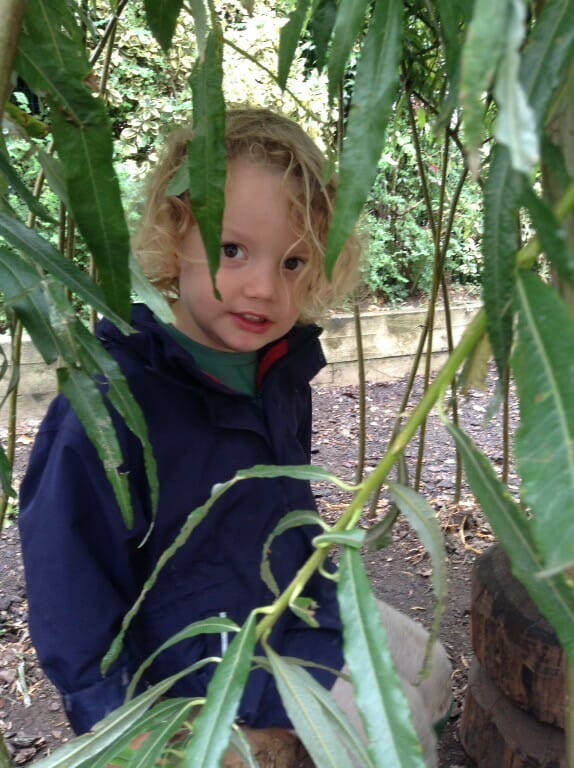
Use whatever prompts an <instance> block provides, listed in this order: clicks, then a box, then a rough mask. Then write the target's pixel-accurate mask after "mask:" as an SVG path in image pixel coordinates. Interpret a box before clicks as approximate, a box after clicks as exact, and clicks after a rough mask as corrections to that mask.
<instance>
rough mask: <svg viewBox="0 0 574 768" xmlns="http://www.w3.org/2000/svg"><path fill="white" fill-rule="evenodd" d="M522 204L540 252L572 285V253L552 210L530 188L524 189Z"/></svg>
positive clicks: (573, 261)
mask: <svg viewBox="0 0 574 768" xmlns="http://www.w3.org/2000/svg"><path fill="white" fill-rule="evenodd" d="M524 203H525V205H526V207H527V208H528V212H529V213H530V217H531V219H532V223H533V224H534V227H535V229H536V233H537V235H538V239H539V240H540V246H541V248H542V251H543V252H544V253H545V254H546V256H547V257H548V259H549V260H550V262H551V263H552V266H553V267H555V269H556V271H557V272H558V274H559V275H560V277H561V278H562V280H564V282H566V283H569V284H570V285H574V253H572V251H571V249H570V247H569V245H568V241H567V239H566V232H565V230H564V227H563V225H562V224H561V223H560V222H559V221H558V219H557V218H556V214H555V213H554V209H553V208H552V206H551V205H549V204H548V203H547V202H546V200H544V199H542V198H540V197H538V195H537V194H536V192H535V191H534V190H533V189H532V187H530V186H526V187H525V192H524Z"/></svg>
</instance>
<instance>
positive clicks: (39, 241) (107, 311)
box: [0, 213, 132, 333]
mask: <svg viewBox="0 0 574 768" xmlns="http://www.w3.org/2000/svg"><path fill="white" fill-rule="evenodd" d="M0 236H2V237H4V239H5V240H7V241H8V242H9V243H10V244H11V245H12V246H14V248H16V249H17V250H18V251H20V252H21V253H23V254H25V255H26V256H27V257H28V258H29V259H30V261H31V262H32V263H33V264H37V265H38V266H40V267H41V268H42V269H45V270H46V271H47V272H49V273H50V274H52V275H53V276H54V277H55V278H57V279H58V280H59V281H60V282H61V283H62V284H63V285H65V286H66V287H67V288H69V289H70V290H71V291H72V292H73V293H75V294H76V295H77V296H78V298H80V299H82V300H83V301H85V302H86V303H87V304H89V305H90V306H92V307H93V308H94V309H95V310H96V311H98V312H100V313H101V314H102V315H105V316H106V317H107V318H108V319H109V320H111V321H112V322H113V323H114V325H116V326H117V327H118V328H119V330H120V331H122V333H131V331H132V329H131V327H130V326H129V324H128V323H126V322H125V321H124V320H123V318H122V317H120V315H118V314H116V313H115V312H114V311H113V309H112V308H111V307H109V306H108V305H107V304H106V301H105V299H104V296H103V294H102V289H101V288H100V286H98V285H96V284H95V283H94V282H93V281H92V280H91V279H90V278H89V277H88V275H86V274H85V273H84V272H82V271H81V269H79V268H78V267H77V266H76V265H75V264H73V263H72V262H71V261H69V259H66V258H64V257H63V256H62V255H61V254H60V253H59V252H58V251H57V250H56V249H55V248H54V247H53V246H52V245H51V244H50V243H49V242H48V241H47V240H45V239H44V238H43V237H41V236H40V235H38V233H37V232H35V231H34V230H32V229H30V228H29V227H27V226H25V225H24V224H22V222H20V221H18V220H17V219H15V218H13V217H12V216H8V215H7V214H5V213H0Z"/></svg>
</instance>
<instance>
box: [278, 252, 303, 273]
mask: <svg viewBox="0 0 574 768" xmlns="http://www.w3.org/2000/svg"><path fill="white" fill-rule="evenodd" d="M306 264H307V262H306V261H305V259H301V258H300V257H299V256H289V257H288V258H287V259H285V261H284V262H283V267H284V269H286V270H287V271H288V272H301V270H302V269H303V268H304V267H305V265H306Z"/></svg>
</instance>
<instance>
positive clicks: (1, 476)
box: [0, 443, 16, 498]
mask: <svg viewBox="0 0 574 768" xmlns="http://www.w3.org/2000/svg"><path fill="white" fill-rule="evenodd" d="M0 488H1V489H2V493H1V494H0V496H4V497H6V496H7V497H8V498H10V497H11V496H16V491H15V490H14V488H13V487H12V465H11V464H10V461H9V460H8V456H6V453H5V451H4V447H3V446H2V444H1V443H0Z"/></svg>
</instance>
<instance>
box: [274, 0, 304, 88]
mask: <svg viewBox="0 0 574 768" xmlns="http://www.w3.org/2000/svg"><path fill="white" fill-rule="evenodd" d="M310 4H311V0H298V1H297V5H296V6H295V8H294V10H293V11H291V13H290V14H289V20H288V21H287V23H286V24H285V25H284V26H282V27H281V31H280V32H279V60H278V63H277V84H278V85H279V87H280V88H281V90H284V89H285V86H286V85H287V80H288V78H289V70H290V69H291V64H292V63H293V59H294V57H295V51H296V50H297V44H298V43H299V39H300V37H301V35H302V32H303V28H304V27H305V22H306V20H307V14H308V12H309V6H310Z"/></svg>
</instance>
